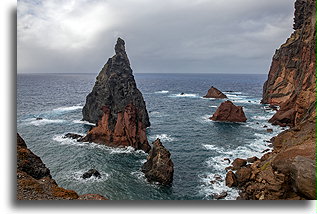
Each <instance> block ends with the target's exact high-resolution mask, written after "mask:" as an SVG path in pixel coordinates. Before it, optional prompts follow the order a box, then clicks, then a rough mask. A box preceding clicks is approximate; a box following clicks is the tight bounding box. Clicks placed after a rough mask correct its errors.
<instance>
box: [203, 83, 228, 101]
mask: <svg viewBox="0 0 317 214" xmlns="http://www.w3.org/2000/svg"><path fill="white" fill-rule="evenodd" d="M204 98H217V99H225V98H227V96H226V95H225V94H224V93H222V92H221V91H220V90H218V89H217V88H215V87H213V86H211V88H210V89H209V90H208V92H207V94H206V95H205V96H204Z"/></svg>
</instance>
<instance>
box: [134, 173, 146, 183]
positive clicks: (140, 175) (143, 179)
mask: <svg viewBox="0 0 317 214" xmlns="http://www.w3.org/2000/svg"><path fill="white" fill-rule="evenodd" d="M131 175H133V176H135V177H137V178H138V179H140V180H142V181H146V178H145V175H144V173H143V172H141V171H134V172H131Z"/></svg>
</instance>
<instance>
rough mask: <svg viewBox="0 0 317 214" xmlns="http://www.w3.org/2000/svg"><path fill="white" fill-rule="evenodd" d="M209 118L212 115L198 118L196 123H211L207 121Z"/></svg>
mask: <svg viewBox="0 0 317 214" xmlns="http://www.w3.org/2000/svg"><path fill="white" fill-rule="evenodd" d="M211 116H212V114H206V115H204V116H201V117H200V118H197V121H198V122H200V123H212V122H213V121H212V120H210V119H209V118H210V117H211Z"/></svg>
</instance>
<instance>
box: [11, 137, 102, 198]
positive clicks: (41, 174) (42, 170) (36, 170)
mask: <svg viewBox="0 0 317 214" xmlns="http://www.w3.org/2000/svg"><path fill="white" fill-rule="evenodd" d="M17 199H18V200H74V199H77V200H106V198H105V197H103V196H101V195H98V194H85V195H78V194H77V193H76V192H75V191H73V190H67V189H64V188H62V187H59V186H58V185H57V183H56V182H55V180H54V179H53V178H52V176H51V174H50V170H49V169H48V168H47V167H46V166H45V164H44V163H43V162H42V160H41V158H39V157H38V156H37V155H35V154H34V153H33V152H32V151H31V150H29V149H28V148H27V146H26V144H25V142H24V140H23V139H22V138H21V137H20V135H19V134H17Z"/></svg>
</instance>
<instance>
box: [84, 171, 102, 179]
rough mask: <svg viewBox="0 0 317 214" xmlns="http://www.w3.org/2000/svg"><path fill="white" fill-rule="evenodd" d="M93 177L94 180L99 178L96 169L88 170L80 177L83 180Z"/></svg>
mask: <svg viewBox="0 0 317 214" xmlns="http://www.w3.org/2000/svg"><path fill="white" fill-rule="evenodd" d="M92 176H93V177H95V178H101V174H100V172H98V171H97V170H96V169H90V170H88V171H87V172H85V173H84V174H83V176H82V178H83V179H87V178H90V177H92Z"/></svg>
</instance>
